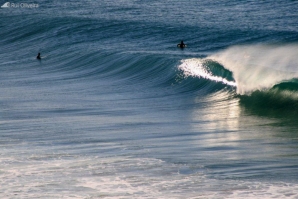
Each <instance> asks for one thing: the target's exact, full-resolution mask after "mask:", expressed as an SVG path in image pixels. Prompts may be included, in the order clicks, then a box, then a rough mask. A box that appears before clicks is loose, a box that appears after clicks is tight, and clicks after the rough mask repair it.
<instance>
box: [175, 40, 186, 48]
mask: <svg viewBox="0 0 298 199" xmlns="http://www.w3.org/2000/svg"><path fill="white" fill-rule="evenodd" d="M177 47H179V48H185V47H186V45H185V43H183V40H181V42H180V44H177Z"/></svg>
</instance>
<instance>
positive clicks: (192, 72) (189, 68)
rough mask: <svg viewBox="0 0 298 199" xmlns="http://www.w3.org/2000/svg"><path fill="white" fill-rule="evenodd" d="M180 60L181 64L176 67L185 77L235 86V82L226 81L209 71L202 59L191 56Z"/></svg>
mask: <svg viewBox="0 0 298 199" xmlns="http://www.w3.org/2000/svg"><path fill="white" fill-rule="evenodd" d="M181 62H182V64H181V65H179V66H178V68H179V69H180V70H182V71H183V74H184V75H185V76H186V77H187V76H192V77H201V78H204V79H209V80H212V81H215V82H221V83H223V84H227V85H230V86H236V83H235V82H232V81H228V80H226V79H225V78H222V77H218V76H215V75H213V74H212V73H211V72H210V71H208V70H207V68H206V66H205V65H204V59H195V58H193V59H186V60H182V61H181Z"/></svg>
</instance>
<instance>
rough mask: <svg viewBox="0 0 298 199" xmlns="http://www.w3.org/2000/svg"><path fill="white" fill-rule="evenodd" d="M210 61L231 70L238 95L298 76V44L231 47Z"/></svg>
mask: <svg viewBox="0 0 298 199" xmlns="http://www.w3.org/2000/svg"><path fill="white" fill-rule="evenodd" d="M208 58H209V59H212V60H214V61H216V62H219V63H220V64H222V65H223V66H224V67H225V68H226V69H228V70H230V71H232V73H233V77H234V79H235V81H236V84H237V93H239V94H249V93H251V92H253V91H256V90H266V89H270V88H272V87H273V86H274V85H276V84H278V83H281V82H283V81H287V80H290V79H293V78H297V77H298V44H292V45H283V46H274V45H250V46H232V47H230V48H228V49H226V50H223V51H221V52H218V53H216V54H214V55H211V56H209V57H208Z"/></svg>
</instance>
